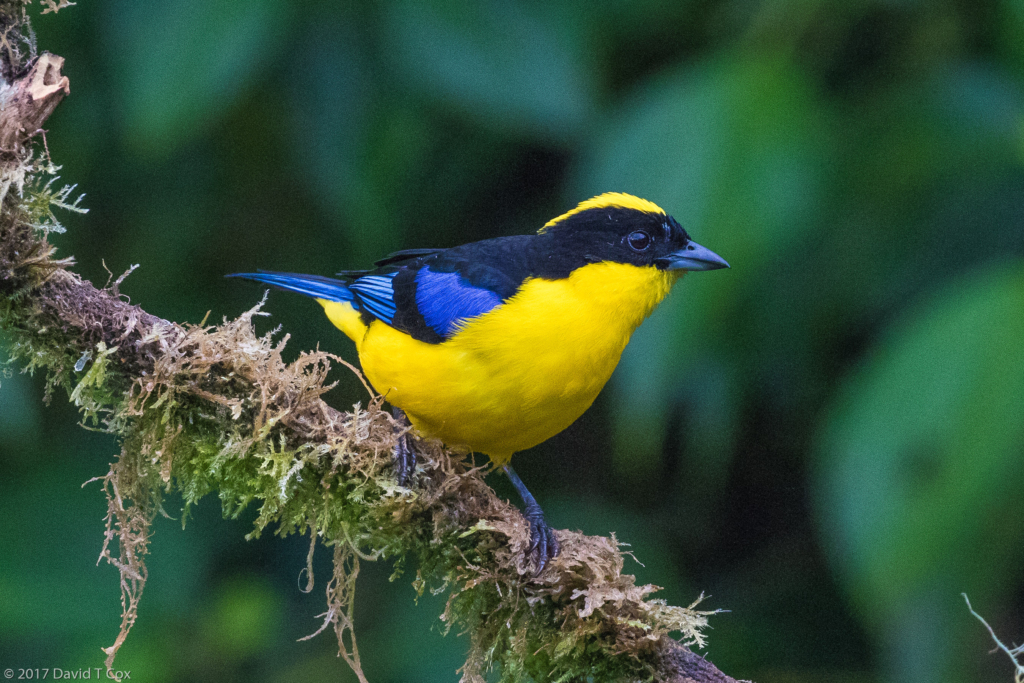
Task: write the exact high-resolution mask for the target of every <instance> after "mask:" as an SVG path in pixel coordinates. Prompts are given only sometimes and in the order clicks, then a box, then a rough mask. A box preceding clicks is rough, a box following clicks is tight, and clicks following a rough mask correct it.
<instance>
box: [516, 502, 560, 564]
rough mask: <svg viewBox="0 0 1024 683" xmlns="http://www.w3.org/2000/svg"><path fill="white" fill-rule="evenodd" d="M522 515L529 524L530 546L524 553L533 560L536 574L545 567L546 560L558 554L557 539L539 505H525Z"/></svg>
mask: <svg viewBox="0 0 1024 683" xmlns="http://www.w3.org/2000/svg"><path fill="white" fill-rule="evenodd" d="M523 517H525V518H526V521H527V522H528V523H529V524H530V547H529V548H528V549H527V551H526V555H527V557H529V558H530V559H531V560H533V563H534V565H536V567H537V574H540V573H541V572H543V571H544V568H545V567H547V565H548V561H549V560H552V559H554V558H555V557H556V556H557V555H558V550H559V547H558V539H557V538H555V530H554V529H552V528H551V527H550V526H548V523H547V520H545V519H544V513H543V512H541V509H540V506H539V505H532V506H531V505H527V506H526V509H525V510H523Z"/></svg>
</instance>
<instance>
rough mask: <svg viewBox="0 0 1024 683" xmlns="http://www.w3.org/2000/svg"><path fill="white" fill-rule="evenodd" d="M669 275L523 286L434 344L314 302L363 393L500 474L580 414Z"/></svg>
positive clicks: (338, 306) (615, 269)
mask: <svg viewBox="0 0 1024 683" xmlns="http://www.w3.org/2000/svg"><path fill="white" fill-rule="evenodd" d="M678 272H679V271H662V270H658V269H657V268H654V267H637V266H632V265H627V264H620V263H596V264H591V265H588V266H584V267H583V268H578V269H577V270H575V271H573V273H572V274H571V275H570V276H569V277H568V278H565V279H561V280H540V279H531V280H527V281H526V282H525V283H524V284H523V286H522V287H521V288H520V290H519V292H517V293H516V295H515V296H513V297H512V298H511V299H509V300H508V301H507V302H505V303H504V304H502V305H501V306H498V307H497V308H495V309H493V310H491V311H489V312H488V313H485V314H484V315H482V316H479V317H477V318H474V319H472V320H470V321H468V322H467V323H466V324H465V325H464V326H463V328H462V329H461V330H459V332H458V333H456V334H455V335H454V336H453V337H452V338H451V339H449V340H447V341H445V342H443V343H441V344H428V343H425V342H420V341H417V340H415V339H413V338H412V337H410V336H409V335H407V334H405V333H404V332H399V331H398V330H395V329H394V328H392V327H390V326H388V325H386V324H384V323H382V322H380V321H374V322H373V323H372V324H371V325H370V326H369V327H367V326H366V325H364V324H363V323H362V321H361V320H360V318H359V314H358V313H357V312H356V311H355V310H354V309H353V308H352V306H351V305H350V304H348V303H344V304H342V303H337V302H327V301H322V300H321V302H320V303H321V304H323V305H324V308H325V310H326V312H327V315H328V317H329V318H330V319H331V321H332V322H333V323H334V324H335V325H336V326H337V327H339V328H340V329H341V330H342V331H343V332H345V333H346V334H347V335H348V336H349V337H351V338H352V339H353V341H355V342H356V347H357V349H358V351H359V360H360V362H361V364H362V366H363V371H364V372H365V373H366V376H367V378H368V379H369V380H370V382H371V383H372V384H373V386H374V388H376V389H377V391H379V392H380V393H382V394H384V395H385V397H386V399H387V401H388V402H389V403H391V404H392V405H396V406H398V407H400V408H402V409H403V410H404V411H405V412H406V414H408V416H409V418H410V420H411V421H412V423H413V425H414V426H415V427H416V428H417V429H418V430H420V431H421V432H422V433H424V434H425V435H427V436H433V437H437V438H439V439H441V440H442V441H444V442H445V443H447V444H448V445H450V446H456V447H463V448H466V449H469V450H472V451H476V452H480V453H486V454H487V455H489V456H490V457H491V459H492V460H493V461H495V463H496V464H498V465H501V464H504V463H505V462H507V461H508V459H509V458H510V457H511V456H512V453H514V452H516V451H520V450H524V449H526V448H530V447H532V446H535V445H537V444H539V443H541V442H542V441H545V440H547V439H549V438H551V437H552V436H554V435H555V434H557V433H558V432H560V431H562V430H563V429H565V428H566V427H568V426H569V425H570V424H572V423H573V422H574V421H575V420H576V419H577V418H578V417H579V416H580V415H582V414H583V412H584V411H585V410H586V409H587V408H589V407H590V405H591V403H593V402H594V399H595V398H596V397H597V395H598V393H599V392H600V391H601V388H602V387H604V385H605V383H606V382H607V381H608V378H609V377H611V374H612V371H613V370H614V369H615V366H616V365H617V364H618V362H619V357H620V356H621V354H622V351H623V349H624V348H625V347H626V344H627V343H628V342H629V338H630V335H632V333H633V331H634V330H635V329H636V328H637V326H638V325H639V324H640V323H641V322H643V320H644V319H645V318H646V317H647V316H648V315H650V313H651V311H653V310H654V308H655V306H657V305H658V303H660V302H661V300H662V299H664V298H665V296H666V295H667V294H668V292H669V290H670V289H671V288H672V285H673V284H674V283H675V281H676V279H677V273H678Z"/></svg>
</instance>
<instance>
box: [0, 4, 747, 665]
mask: <svg viewBox="0 0 1024 683" xmlns="http://www.w3.org/2000/svg"><path fill="white" fill-rule="evenodd" d="M50 4H52V3H50ZM61 4H62V5H63V4H64V3H61ZM0 21H2V22H4V24H3V26H2V31H3V33H2V35H3V37H4V40H5V41H6V43H7V45H8V46H15V47H17V48H18V49H13V48H12V49H8V50H7V51H6V53H4V52H3V51H2V50H0V60H3V75H4V79H5V80H4V82H3V84H0V105H2V110H0V146H2V150H0V192H2V213H0V329H2V330H4V332H5V333H6V335H7V337H8V339H9V341H10V346H9V348H10V351H11V354H12V355H13V356H14V357H15V358H16V359H18V360H19V361H21V362H22V363H23V364H24V367H25V368H26V369H27V370H29V371H32V370H35V369H36V368H39V369H42V370H45V372H46V374H47V386H48V394H49V390H50V389H52V388H53V387H62V388H63V389H65V390H66V391H67V393H68V395H69V396H70V398H71V400H72V401H74V402H75V403H76V404H77V405H78V406H79V407H80V408H81V410H82V411H83V413H84V415H85V420H86V421H87V422H90V423H91V424H92V425H93V426H94V427H95V428H99V429H102V430H105V431H108V432H110V433H112V434H114V435H116V436H117V438H118V439H119V441H120V443H121V446H122V450H121V455H120V457H119V458H118V459H117V461H116V462H114V463H113V464H111V466H110V471H109V472H108V473H107V474H106V475H105V476H103V477H101V478H100V481H101V483H102V486H103V487H104V489H105V491H106V495H107V500H108V513H107V527H106V532H105V540H104V542H103V545H102V551H101V559H105V560H107V561H108V562H109V563H110V564H112V565H113V566H115V567H116V568H117V569H118V571H119V572H120V575H121V593H122V603H123V615H122V622H121V628H120V630H119V633H118V635H117V637H116V639H115V641H114V643H113V645H111V646H110V647H108V648H106V652H107V666H108V668H109V667H111V666H112V664H113V661H114V657H115V655H116V653H117V651H118V649H119V648H120V647H121V645H122V644H123V643H124V642H125V638H126V637H127V635H128V632H129V630H130V629H131V627H132V625H133V623H134V622H135V619H136V615H137V606H138V602H139V600H140V598H141V595H142V592H143V589H144V588H145V585H146V581H147V573H146V567H145V563H144V560H145V556H146V552H147V550H148V544H149V534H150V524H151V522H152V520H153V517H154V516H155V515H156V513H157V512H159V511H160V510H161V507H160V505H161V499H162V497H163V496H164V495H165V494H167V493H169V492H171V491H175V490H176V491H179V492H180V494H181V495H182V497H183V498H184V500H185V503H186V512H187V507H188V506H189V505H192V504H194V503H195V502H197V501H198V500H199V499H200V498H201V497H203V496H204V495H206V494H208V493H213V492H217V494H218V495H219V497H220V499H221V501H222V504H223V509H224V513H225V515H230V516H236V515H238V514H239V513H240V512H241V511H242V510H243V509H244V508H246V507H248V506H250V505H255V506H257V507H258V512H259V514H258V517H257V519H256V522H255V528H254V529H253V531H252V534H251V535H253V536H257V535H259V534H260V533H262V532H263V531H264V530H265V529H267V528H268V527H271V528H272V529H273V530H274V531H275V533H277V534H280V535H286V534H290V533H302V534H306V533H308V534H310V536H311V540H312V544H313V545H311V548H310V560H309V561H310V564H311V563H312V553H313V548H314V547H315V545H316V544H317V543H320V544H323V545H325V546H327V547H330V548H332V552H333V554H334V572H333V576H332V578H331V579H330V580H329V581H328V582H327V586H326V593H327V610H326V611H325V613H324V614H322V615H320V616H321V618H322V619H323V622H322V623H323V626H322V627H321V629H320V630H321V631H323V630H326V629H327V628H328V627H330V628H332V629H333V631H334V632H335V634H336V637H337V639H338V644H339V648H340V653H341V655H342V656H343V657H344V658H345V660H346V661H347V662H348V663H349V665H350V666H351V667H352V669H353V670H354V671H355V672H356V673H357V675H358V676H359V679H360V680H362V681H365V680H366V678H365V676H364V674H363V672H362V667H361V665H360V659H359V651H358V648H357V645H356V640H355V632H354V625H353V617H352V614H353V612H352V605H353V595H354V590H355V579H356V576H357V575H358V573H359V566H360V562H362V561H367V560H376V559H378V558H387V559H390V560H392V561H394V562H395V563H396V566H397V568H398V571H399V572H400V571H402V570H403V569H405V568H406V567H409V568H412V567H415V580H414V581H413V584H414V586H415V587H416V589H417V590H418V591H419V592H420V593H421V594H422V592H423V591H425V590H434V591H440V590H447V592H448V596H449V597H448V601H447V606H446V608H445V612H444V615H443V619H444V620H445V623H446V624H447V627H448V628H453V627H454V628H457V629H458V630H460V631H466V632H468V633H469V641H470V647H469V653H468V656H467V660H466V664H465V666H464V667H463V669H462V677H463V680H464V681H482V680H483V679H484V676H485V674H486V672H487V671H488V670H490V669H491V668H492V667H494V666H495V665H497V666H500V668H501V673H502V678H503V680H521V679H523V678H526V677H531V678H532V679H534V680H538V681H540V680H553V681H577V680H585V679H587V678H588V677H589V678H592V679H593V680H600V681H609V680H650V679H654V680H663V681H679V682H683V681H689V682H695V681H717V682H722V683H725V682H728V681H732V680H733V679H731V678H729V677H727V676H724V675H723V674H722V673H721V672H719V671H718V670H717V669H716V668H715V667H714V666H713V665H711V664H710V663H708V662H707V661H706V660H704V659H703V658H702V657H700V656H698V655H696V654H693V653H692V652H691V651H690V650H689V649H688V647H687V646H690V645H698V646H702V645H703V644H704V638H703V635H702V629H703V628H704V627H705V626H706V624H707V615H708V614H709V613H708V612H700V611H697V610H695V609H694V608H695V607H696V604H697V603H696V602H694V604H693V605H690V606H689V607H673V606H669V605H667V604H665V603H664V602H662V601H659V600H655V599H652V598H651V597H650V596H651V594H652V593H654V592H655V591H656V590H657V588H656V587H654V586H651V585H637V584H636V579H635V577H633V576H631V575H628V574H623V573H622V569H623V562H624V560H623V554H622V552H621V551H620V550H619V544H618V543H617V542H616V540H615V538H614V536H612V537H610V538H604V537H595V536H585V535H583V534H581V533H577V532H571V531H558V532H557V535H558V539H559V542H560V544H561V546H562V553H561V555H560V556H559V557H558V558H557V559H556V560H555V561H553V562H552V563H551V565H550V566H549V568H548V569H547V570H546V571H545V572H544V573H543V574H541V575H540V576H536V577H535V576H533V575H532V573H531V572H530V570H529V568H528V566H527V562H526V561H525V559H524V551H525V549H526V547H527V544H528V526H527V524H526V523H525V521H524V519H523V517H522V515H521V514H520V512H519V511H518V509H517V508H515V507H514V506H512V505H510V504H509V503H508V502H507V501H504V500H501V499H499V498H498V497H497V496H496V495H495V494H494V492H493V491H492V490H491V489H490V488H489V487H488V486H487V485H486V483H485V482H484V479H483V474H484V472H483V471H482V468H473V467H471V466H469V465H468V464H467V463H466V462H465V460H464V459H463V458H462V457H461V456H459V455H457V454H453V453H451V452H449V451H448V450H446V449H445V448H444V447H443V446H442V445H441V444H439V443H436V442H422V441H421V442H418V444H417V447H418V451H419V454H420V462H421V466H420V467H419V468H418V469H417V475H416V477H415V483H414V485H413V486H412V487H411V488H403V487H400V486H398V485H397V484H396V483H395V479H394V477H393V474H392V471H391V465H390V452H391V448H392V446H393V445H394V442H395V438H396V434H397V430H398V429H399V428H400V427H399V425H397V424H396V423H395V422H394V421H393V419H392V418H391V416H390V415H389V414H388V413H387V412H386V411H384V410H382V409H381V401H382V399H381V398H380V397H379V396H374V395H373V393H372V391H369V388H367V389H368V392H369V396H368V399H367V403H366V406H365V407H363V406H361V405H356V406H354V407H353V409H352V410H351V411H349V412H339V411H338V410H335V409H334V408H332V407H330V406H328V405H327V404H326V403H324V402H323V401H322V400H321V396H322V395H323V393H324V392H326V391H327V390H329V389H330V388H331V386H333V385H332V384H329V383H328V375H329V372H330V370H331V368H332V366H333V365H335V364H344V365H347V363H345V361H343V360H342V359H340V358H338V357H336V356H333V355H331V354H329V353H325V352H322V351H319V350H318V351H314V352H309V353H304V354H302V355H300V357H299V358H298V360H296V361H295V362H293V363H286V362H285V361H284V360H283V359H282V356H281V350H282V348H283V346H284V344H285V342H286V341H287V336H285V337H283V338H280V339H277V338H275V336H274V335H273V334H270V335H267V336H264V337H258V336H257V335H256V334H255V332H254V330H253V326H252V319H253V317H254V316H257V315H262V313H261V312H260V306H256V307H255V308H253V309H252V310H250V311H248V312H247V313H245V314H243V315H242V316H240V317H239V318H237V319H235V320H225V321H224V322H223V323H222V324H220V325H215V326H189V325H179V324H176V323H173V322H170V321H167V320H162V319H160V318H157V317H155V316H153V315H150V314H148V313H146V312H145V311H143V310H142V309H141V308H140V307H139V306H133V305H130V304H129V303H127V302H126V301H125V300H124V299H123V298H122V297H121V296H120V295H119V294H118V292H117V290H116V285H115V287H114V288H112V289H97V288H96V287H94V286H93V285H91V284H90V283H89V282H87V281H84V280H82V279H81V278H80V277H78V276H77V275H75V274H74V273H73V272H71V271H70V270H69V267H70V265H71V264H72V262H71V260H70V259H64V260H57V259H55V258H54V248H53V247H52V246H51V245H50V244H49V242H48V235H49V233H50V232H52V231H54V230H56V229H58V228H59V227H60V226H59V224H57V222H56V218H55V217H54V215H53V214H52V211H51V209H52V207H53V206H62V207H64V208H76V206H77V205H75V204H73V203H70V202H68V201H67V199H68V196H69V193H70V189H68V188H64V189H61V190H54V189H52V186H53V174H54V173H55V171H56V169H55V168H54V167H53V166H52V165H51V164H50V162H49V158H48V156H46V157H43V158H38V157H33V154H32V146H31V142H32V140H33V138H36V137H37V135H38V133H39V132H40V128H41V126H42V125H43V122H44V121H45V120H46V117H47V116H48V115H49V114H50V113H51V112H52V111H53V109H54V107H56V106H57V104H58V103H59V102H60V100H61V98H62V97H63V96H64V95H65V94H66V93H67V92H68V81H67V78H65V77H63V76H62V75H61V73H60V67H61V64H62V61H63V60H61V59H60V58H59V57H54V56H52V55H48V54H44V55H42V56H39V57H36V56H35V46H34V38H32V37H31V33H30V32H29V31H28V23H27V18H26V15H25V12H24V6H23V5H22V4H20V3H6V4H4V3H0ZM19 46H20V47H19ZM349 367H351V366H349ZM351 369H352V371H353V372H358V371H356V370H355V368H351ZM310 576H311V573H310ZM673 634H678V636H677V637H679V638H680V639H681V640H676V639H675V638H673V637H672V635H673Z"/></svg>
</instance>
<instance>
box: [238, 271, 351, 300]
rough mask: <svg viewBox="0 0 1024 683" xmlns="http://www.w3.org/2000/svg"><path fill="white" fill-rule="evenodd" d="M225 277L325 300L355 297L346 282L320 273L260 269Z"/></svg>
mask: <svg viewBox="0 0 1024 683" xmlns="http://www.w3.org/2000/svg"><path fill="white" fill-rule="evenodd" d="M225 277H240V278H244V279H246V280H255V281H256V282H262V283H263V284H265V285H270V286H271V287H275V288H277V289H283V290H285V291H287V292H298V293H299V294H305V295H306V296H311V297H313V298H314V299H326V300H327V301H340V302H343V301H352V300H353V299H354V298H355V297H354V295H353V294H352V290H351V289H349V288H348V283H347V282H345V281H344V280H336V279H334V278H331V277H324V276H322V275H303V274H302V273H275V272H272V271H262V270H261V271H260V272H258V273H232V274H231V275H227V276H225Z"/></svg>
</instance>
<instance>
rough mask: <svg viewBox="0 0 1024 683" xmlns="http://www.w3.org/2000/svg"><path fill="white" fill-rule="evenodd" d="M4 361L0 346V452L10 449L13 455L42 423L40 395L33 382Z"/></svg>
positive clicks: (2, 350) (35, 434) (34, 436)
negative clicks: (3, 449)
mask: <svg viewBox="0 0 1024 683" xmlns="http://www.w3.org/2000/svg"><path fill="white" fill-rule="evenodd" d="M5 357H6V351H5V349H4V348H3V347H2V346H0V448H3V447H8V448H11V452H12V453H13V452H15V450H16V447H17V446H19V445H21V443H24V442H28V441H30V440H32V439H34V438H36V437H37V436H38V434H39V429H40V426H41V422H42V421H41V419H40V415H39V405H40V401H39V391H38V389H37V388H36V387H35V386H34V382H33V380H32V378H31V377H30V376H28V375H24V374H22V373H21V372H18V370H17V368H15V367H11V366H7V365H4V364H3V359H4V358H5ZM2 452H3V451H2V450H0V453H2Z"/></svg>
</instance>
